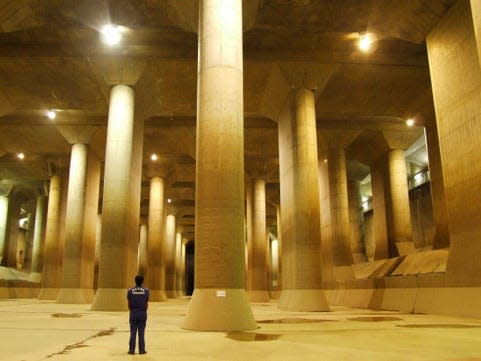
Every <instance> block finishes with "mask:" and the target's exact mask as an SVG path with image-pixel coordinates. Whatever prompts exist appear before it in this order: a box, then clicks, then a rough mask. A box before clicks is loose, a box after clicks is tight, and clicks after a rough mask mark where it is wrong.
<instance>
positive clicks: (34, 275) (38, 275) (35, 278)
mask: <svg viewBox="0 0 481 361" xmlns="http://www.w3.org/2000/svg"><path fill="white" fill-rule="evenodd" d="M29 281H30V282H35V283H39V282H40V281H42V274H41V273H39V272H33V273H30V277H29Z"/></svg>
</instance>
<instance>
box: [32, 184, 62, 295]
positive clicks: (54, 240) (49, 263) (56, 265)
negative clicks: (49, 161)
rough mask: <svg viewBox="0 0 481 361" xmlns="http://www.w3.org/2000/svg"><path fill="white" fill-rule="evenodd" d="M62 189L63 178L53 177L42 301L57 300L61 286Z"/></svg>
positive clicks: (50, 192) (50, 188) (46, 232)
mask: <svg viewBox="0 0 481 361" xmlns="http://www.w3.org/2000/svg"><path fill="white" fill-rule="evenodd" d="M62 188H63V187H62V178H61V177H60V176H59V175H54V176H52V177H51V178H50V187H49V192H48V208H47V224H46V230H45V250H44V258H43V274H42V288H41V289H40V294H39V296H38V298H39V299H42V300H54V299H56V298H57V296H58V292H59V290H60V285H61V274H62V254H63V252H62V251H63V247H60V243H61V242H60V223H61V222H62V217H61V214H62V212H61V189H62ZM65 188H66V187H65Z"/></svg>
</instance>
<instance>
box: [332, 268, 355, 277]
mask: <svg viewBox="0 0 481 361" xmlns="http://www.w3.org/2000/svg"><path fill="white" fill-rule="evenodd" d="M354 278H355V277H354V271H353V270H352V267H351V266H335V267H334V279H335V280H336V281H346V280H353V279H354Z"/></svg>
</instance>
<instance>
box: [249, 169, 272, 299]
mask: <svg viewBox="0 0 481 361" xmlns="http://www.w3.org/2000/svg"><path fill="white" fill-rule="evenodd" d="M253 194H254V200H253V202H252V203H253V211H252V258H251V260H252V262H250V263H251V267H252V270H251V272H252V288H251V289H250V290H249V291H248V292H247V295H248V297H249V301H250V302H269V292H268V287H267V284H266V280H267V279H266V272H267V263H266V248H267V246H268V241H267V236H266V234H267V233H266V181H265V180H264V179H259V178H258V179H256V180H255V181H254V192H253Z"/></svg>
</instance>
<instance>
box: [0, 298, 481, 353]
mask: <svg viewBox="0 0 481 361" xmlns="http://www.w3.org/2000/svg"><path fill="white" fill-rule="evenodd" d="M187 303H188V300H187V299H176V300H169V301H168V302H166V303H151V305H150V308H149V321H148V325H147V332H146V345H147V351H148V354H146V355H128V354H127V348H128V346H127V343H128V336H129V331H128V317H127V313H122V312H92V311H89V306H88V305H59V304H56V303H54V302H50V301H39V300H35V299H7V300H0V360H3V361H7V360H12V361H13V360H15V361H22V360H25V361H36V360H51V361H55V360H68V361H75V360H79V361H80V360H82V361H89V360H109V361H112V360H144V361H147V360H169V361H176V360H239V361H240V360H242V361H253V360H282V361H284V360H303V361H305V360H316V361H318V360H323V361H325V360H336V361H337V360H349V361H362V360H366V361H367V360H369V361H372V360H383V361H384V360H409V361H414V360H433V361H441V360H442V361H447V360H449V361H454V360H458V361H460V360H463V361H468V360H469V361H475V360H481V320H477V319H466V318H455V317H441V316H431V315H411V314H400V313H396V312H376V311H371V310H359V309H347V308H340V307H334V308H333V310H332V312H329V313H311V312H309V313H307V312H283V311H280V310H278V309H277V305H276V303H274V302H272V303H270V304H254V305H253V307H252V308H253V311H254V314H255V318H256V320H257V321H258V325H259V326H260V328H259V329H258V330H257V331H255V332H233V333H224V332H218V333H214V332H191V331H186V330H183V329H181V328H180V325H181V322H182V319H183V315H184V314H185V312H186V309H187ZM274 320H277V321H279V320H280V321H282V322H281V323H279V322H273V321H274Z"/></svg>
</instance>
